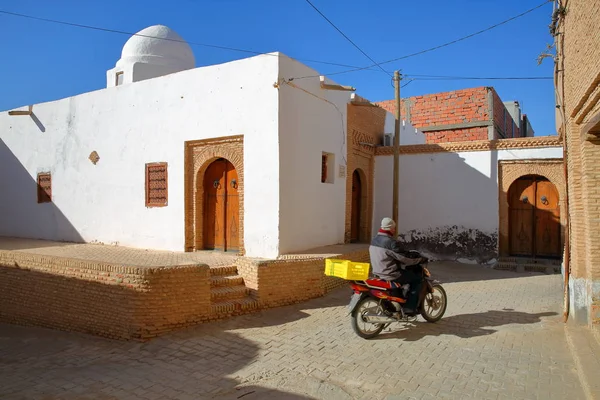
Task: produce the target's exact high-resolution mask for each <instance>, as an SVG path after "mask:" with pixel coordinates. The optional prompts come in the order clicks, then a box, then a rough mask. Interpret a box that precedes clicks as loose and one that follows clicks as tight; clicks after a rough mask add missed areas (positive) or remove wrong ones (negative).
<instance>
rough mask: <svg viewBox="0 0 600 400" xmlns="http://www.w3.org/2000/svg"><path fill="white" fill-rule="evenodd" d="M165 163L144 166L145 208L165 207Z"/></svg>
mask: <svg viewBox="0 0 600 400" xmlns="http://www.w3.org/2000/svg"><path fill="white" fill-rule="evenodd" d="M167 178H168V176H167V163H166V162H160V163H150V164H146V207H165V206H166V205H167V203H168V196H169V190H168V180H167Z"/></svg>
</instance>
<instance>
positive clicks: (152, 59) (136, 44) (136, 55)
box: [106, 25, 196, 87]
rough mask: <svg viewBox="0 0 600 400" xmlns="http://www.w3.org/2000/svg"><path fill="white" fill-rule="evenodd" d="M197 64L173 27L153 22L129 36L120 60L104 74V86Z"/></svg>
mask: <svg viewBox="0 0 600 400" xmlns="http://www.w3.org/2000/svg"><path fill="white" fill-rule="evenodd" d="M195 67H196V60H195V59H194V53H193V52H192V49H191V48H190V45H189V44H187V43H186V42H185V40H183V39H182V38H181V36H179V35H178V34H177V33H176V32H175V31H174V30H172V29H171V28H169V27H167V26H164V25H153V26H150V27H148V28H145V29H142V30H141V31H139V32H138V33H136V34H135V35H134V36H132V37H131V38H130V39H129V40H128V41H127V43H125V46H123V50H122V52H121V59H119V61H117V64H116V65H115V67H114V68H113V69H110V70H108V71H107V73H106V87H112V86H120V85H124V84H127V83H132V82H138V81H143V80H145V79H151V78H157V77H159V76H164V75H168V74H172V73H175V72H180V71H185V70H188V69H192V68H195Z"/></svg>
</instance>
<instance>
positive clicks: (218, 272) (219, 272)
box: [210, 265, 237, 276]
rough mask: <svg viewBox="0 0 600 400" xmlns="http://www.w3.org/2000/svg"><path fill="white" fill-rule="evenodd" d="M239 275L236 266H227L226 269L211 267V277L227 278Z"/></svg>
mask: <svg viewBox="0 0 600 400" xmlns="http://www.w3.org/2000/svg"><path fill="white" fill-rule="evenodd" d="M225 275H237V267H236V266H235V265H227V266H224V267H211V268H210V276H225Z"/></svg>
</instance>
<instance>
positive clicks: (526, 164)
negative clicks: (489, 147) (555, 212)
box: [498, 159, 567, 256]
mask: <svg viewBox="0 0 600 400" xmlns="http://www.w3.org/2000/svg"><path fill="white" fill-rule="evenodd" d="M525 175H540V176H543V177H544V178H547V179H548V180H549V181H550V182H552V184H554V186H555V187H556V189H557V190H558V193H559V205H560V223H561V225H562V229H561V246H562V245H564V227H565V224H566V213H567V210H566V207H565V201H564V199H565V198H566V195H567V192H566V183H565V176H564V173H563V162H562V160H548V159H543V160H524V161H500V162H499V165H498V188H499V190H498V205H499V214H500V221H499V226H498V228H499V231H498V240H499V252H500V256H508V255H509V208H508V190H509V188H510V186H511V185H512V184H513V182H514V181H516V180H517V179H519V178H520V177H522V176H525Z"/></svg>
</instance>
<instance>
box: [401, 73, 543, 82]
mask: <svg viewBox="0 0 600 400" xmlns="http://www.w3.org/2000/svg"><path fill="white" fill-rule="evenodd" d="M407 76H414V77H416V78H413V79H414V80H418V81H443V80H450V81H451V80H487V79H490V80H550V79H554V78H553V77H551V76H494V77H485V76H443V75H412V74H407Z"/></svg>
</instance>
